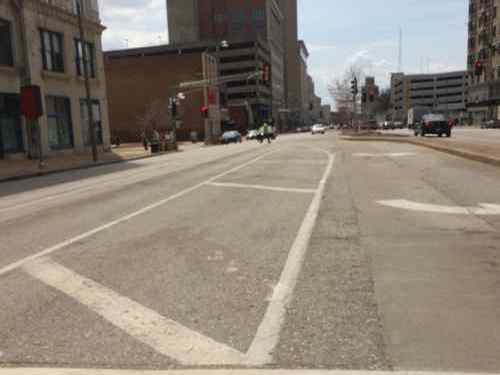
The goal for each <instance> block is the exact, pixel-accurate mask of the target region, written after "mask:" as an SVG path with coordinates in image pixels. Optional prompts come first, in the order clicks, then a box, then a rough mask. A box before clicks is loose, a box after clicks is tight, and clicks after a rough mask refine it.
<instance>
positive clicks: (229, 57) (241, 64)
mask: <svg viewBox="0 0 500 375" xmlns="http://www.w3.org/2000/svg"><path fill="white" fill-rule="evenodd" d="M167 15H168V29H169V37H170V43H171V44H172V45H182V44H185V43H190V42H193V41H197V42H201V43H205V44H206V45H207V48H210V49H217V50H218V51H219V50H220V53H219V54H218V55H219V59H220V64H219V69H220V75H221V76H222V77H223V76H225V75H230V74H235V73H249V74H251V73H255V72H256V71H258V70H261V69H262V68H263V64H269V65H270V67H271V82H270V83H269V84H264V83H263V82H262V81H261V80H255V79H253V80H248V81H247V80H242V81H240V82H233V83H232V84H231V86H230V88H228V90H225V89H224V91H225V92H226V97H227V98H228V103H227V105H228V106H229V108H230V111H231V113H232V115H234V116H236V117H237V119H236V121H237V122H241V121H245V116H244V114H245V111H246V109H245V105H246V103H249V104H250V106H251V108H252V109H253V112H254V116H253V117H255V118H256V119H257V122H258V121H259V120H260V119H262V118H266V117H270V116H274V117H275V118H277V116H278V114H279V112H280V109H281V108H283V106H285V105H286V97H285V93H284V90H285V82H284V53H285V49H284V34H283V29H284V23H283V22H284V15H283V13H282V11H281V9H280V6H279V3H278V2H277V1H276V0H231V1H228V0H188V1H185V0H167ZM223 40H226V41H227V42H229V49H228V50H223V49H219V48H216V47H215V46H217V45H218V44H220V42H221V41H223ZM210 46H211V47H210ZM248 125H249V126H250V124H248Z"/></svg>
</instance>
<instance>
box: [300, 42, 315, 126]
mask: <svg viewBox="0 0 500 375" xmlns="http://www.w3.org/2000/svg"><path fill="white" fill-rule="evenodd" d="M308 58H309V51H308V50H307V47H306V44H305V42H304V41H303V40H299V67H300V78H299V81H300V116H299V122H300V124H305V125H310V123H311V122H312V121H311V120H310V106H311V100H310V90H309V89H310V87H309V80H308V78H309V75H308V73H307V59H308Z"/></svg>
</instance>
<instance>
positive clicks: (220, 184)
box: [207, 182, 317, 194]
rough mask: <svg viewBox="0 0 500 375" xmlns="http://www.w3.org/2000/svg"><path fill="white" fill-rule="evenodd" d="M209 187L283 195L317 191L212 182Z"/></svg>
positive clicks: (314, 190)
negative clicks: (273, 192)
mask: <svg viewBox="0 0 500 375" xmlns="http://www.w3.org/2000/svg"><path fill="white" fill-rule="evenodd" d="M207 185H210V186H218V187H227V188H237V189H256V190H269V191H278V192H282V193H301V194H313V193H315V192H316V190H317V189H300V188H286V187H279V186H267V185H249V184H234V183H225V182H211V183H209V184H207Z"/></svg>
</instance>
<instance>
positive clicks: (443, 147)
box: [340, 133, 500, 167]
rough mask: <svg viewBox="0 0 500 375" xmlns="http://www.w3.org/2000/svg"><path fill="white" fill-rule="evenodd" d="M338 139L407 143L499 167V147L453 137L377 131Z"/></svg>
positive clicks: (342, 136) (343, 136) (341, 136)
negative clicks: (393, 133)
mask: <svg viewBox="0 0 500 375" xmlns="http://www.w3.org/2000/svg"><path fill="white" fill-rule="evenodd" d="M340 140H344V141H379V142H395V143H409V144H413V145H417V146H422V147H427V148H431V149H433V150H437V151H441V152H446V153H448V154H452V155H455V156H460V157H463V158H466V159H470V160H475V161H480V162H483V163H487V164H491V165H495V166H498V167H500V149H499V148H498V147H495V146H493V145H492V146H490V145H484V144H475V143H472V142H465V141H457V140H455V139H453V138H437V137H436V138H434V137H432V138H431V137H425V138H422V137H412V136H406V135H386V134H380V133H379V134H371V135H354V134H353V135H340Z"/></svg>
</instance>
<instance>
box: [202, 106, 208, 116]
mask: <svg viewBox="0 0 500 375" xmlns="http://www.w3.org/2000/svg"><path fill="white" fill-rule="evenodd" d="M208 115H209V110H208V107H207V106H203V107H201V117H203V118H208Z"/></svg>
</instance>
